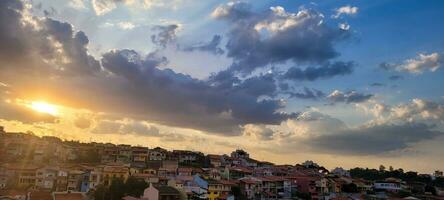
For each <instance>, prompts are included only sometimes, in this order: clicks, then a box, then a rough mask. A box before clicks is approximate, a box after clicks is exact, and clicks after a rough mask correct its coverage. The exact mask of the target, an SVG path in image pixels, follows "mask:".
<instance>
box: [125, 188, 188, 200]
mask: <svg viewBox="0 0 444 200" xmlns="http://www.w3.org/2000/svg"><path fill="white" fill-rule="evenodd" d="M180 196H181V194H180V192H179V190H177V189H176V188H174V187H171V186H154V185H153V184H150V186H149V187H148V188H147V189H145V191H144V192H143V195H142V196H141V197H140V198H135V197H130V196H127V197H124V198H123V199H124V200H179V199H180Z"/></svg>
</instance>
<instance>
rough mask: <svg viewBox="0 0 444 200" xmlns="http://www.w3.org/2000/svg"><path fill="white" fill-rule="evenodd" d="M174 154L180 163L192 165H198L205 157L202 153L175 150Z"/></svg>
mask: <svg viewBox="0 0 444 200" xmlns="http://www.w3.org/2000/svg"><path fill="white" fill-rule="evenodd" d="M173 154H174V155H176V157H177V159H178V160H179V163H181V164H192V163H197V162H199V161H200V160H202V158H203V157H204V155H203V153H201V152H194V151H186V150H173Z"/></svg>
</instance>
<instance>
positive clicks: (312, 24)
mask: <svg viewBox="0 0 444 200" xmlns="http://www.w3.org/2000/svg"><path fill="white" fill-rule="evenodd" d="M212 16H213V17H214V18H216V19H219V20H224V21H227V22H229V26H230V30H229V32H228V34H227V39H228V42H227V44H226V49H227V56H228V57H230V58H232V59H233V60H234V63H233V64H232V66H231V67H230V69H229V70H232V71H236V72H241V73H250V72H252V71H253V70H255V69H257V68H261V67H265V66H267V65H269V64H272V63H284V62H287V61H292V62H295V63H305V62H310V63H323V62H325V61H327V60H329V59H332V58H335V57H337V56H338V55H339V53H338V52H337V51H336V50H335V48H334V46H333V45H334V43H336V42H338V41H341V40H343V39H345V38H347V37H348V35H349V34H348V33H347V31H344V30H340V29H338V28H333V27H329V26H328V25H327V24H326V23H324V22H323V21H324V17H323V15H322V14H321V13H319V12H316V11H314V10H309V9H301V10H299V11H298V12H296V13H291V12H287V11H285V9H284V8H283V7H271V8H270V10H269V11H267V12H261V13H256V12H253V11H252V10H251V6H250V5H249V4H246V3H240V2H231V3H229V4H225V5H220V6H219V7H217V8H216V9H215V10H214V11H213V13H212Z"/></svg>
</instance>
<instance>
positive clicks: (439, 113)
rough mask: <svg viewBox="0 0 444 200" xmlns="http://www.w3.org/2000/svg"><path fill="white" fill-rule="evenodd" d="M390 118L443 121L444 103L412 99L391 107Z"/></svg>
mask: <svg viewBox="0 0 444 200" xmlns="http://www.w3.org/2000/svg"><path fill="white" fill-rule="evenodd" d="M390 111H391V112H390V118H391V119H399V120H403V121H418V120H427V121H428V122H430V120H436V121H438V122H444V104H442V103H437V102H433V101H427V100H424V99H413V100H412V101H411V102H410V103H407V104H400V105H398V106H394V107H391V109H390Z"/></svg>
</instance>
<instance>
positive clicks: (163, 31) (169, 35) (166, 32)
mask: <svg viewBox="0 0 444 200" xmlns="http://www.w3.org/2000/svg"><path fill="white" fill-rule="evenodd" d="M178 28H179V25H177V24H171V25H165V26H155V27H154V28H153V30H155V31H157V34H155V35H151V41H152V42H153V43H154V44H156V45H158V46H160V47H163V48H165V47H166V46H167V45H168V44H169V43H171V42H173V41H174V40H175V39H176V33H177V29H178Z"/></svg>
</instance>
